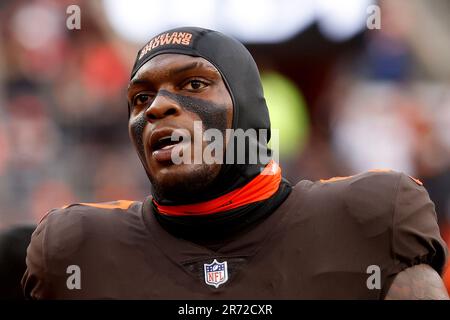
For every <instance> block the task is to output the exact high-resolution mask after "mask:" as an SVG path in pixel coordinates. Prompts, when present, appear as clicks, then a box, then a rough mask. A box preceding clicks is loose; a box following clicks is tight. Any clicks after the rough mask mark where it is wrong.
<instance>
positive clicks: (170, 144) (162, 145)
mask: <svg viewBox="0 0 450 320" xmlns="http://www.w3.org/2000/svg"><path fill="white" fill-rule="evenodd" d="M175 134H178V136H183V135H184V134H183V133H182V130H181V129H173V128H162V129H157V130H155V131H153V132H152V134H151V136H150V152H151V155H152V157H153V158H154V159H155V160H156V161H158V162H168V161H170V160H171V156H172V149H173V148H174V147H175V146H176V145H177V144H179V143H180V142H181V140H182V139H181V138H180V139H178V141H176V140H175V141H173V140H172V136H174V135H175Z"/></svg>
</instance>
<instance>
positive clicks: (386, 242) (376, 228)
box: [22, 172, 447, 299]
mask: <svg viewBox="0 0 450 320" xmlns="http://www.w3.org/2000/svg"><path fill="white" fill-rule="evenodd" d="M446 250H447V249H446V246H445V244H444V242H443V240H442V239H441V237H440V234H439V228H438V225H437V221H436V214H435V211H434V205H433V203H432V202H431V201H430V199H429V197H428V194H427V192H426V190H425V189H424V187H423V186H421V185H420V183H419V182H417V181H414V180H413V179H412V178H410V177H409V176H407V175H405V174H400V173H395V172H367V173H363V174H359V175H356V176H352V177H348V178H339V179H332V180H329V181H318V182H311V181H306V180H304V181H301V182H300V183H298V184H297V185H296V186H295V187H294V188H293V190H292V192H291V194H290V195H289V197H288V198H287V199H286V200H285V201H284V202H283V203H282V204H281V205H280V207H279V208H278V209H276V210H275V211H274V212H273V213H272V214H271V215H269V216H268V217H267V218H265V219H264V220H263V221H260V222H258V223H257V224H255V225H253V226H252V227H251V228H250V229H247V230H246V231H245V232H241V233H240V234H237V235H235V236H233V237H232V238H231V239H230V240H229V241H226V243H225V244H224V245H223V246H221V247H220V248H218V249H217V250H211V249H208V248H206V247H203V246H201V245H198V244H195V243H193V242H189V241H186V240H183V239H180V238H176V237H174V236H173V235H172V234H170V233H169V232H167V231H166V229H164V228H163V227H162V226H161V225H160V224H159V223H158V221H157V220H156V218H155V216H154V213H153V211H152V207H151V198H148V199H146V200H145V201H144V202H143V203H142V202H127V201H117V202H114V203H104V204H74V205H70V206H68V207H66V208H64V209H57V210H53V211H51V212H50V213H49V214H48V215H47V216H46V217H45V218H44V219H43V221H42V222H41V223H40V224H39V226H38V227H37V229H36V231H35V232H34V234H33V237H32V241H31V244H30V246H29V248H28V252H27V260H26V262H27V271H26V273H25V275H24V277H23V282H22V283H23V287H24V290H25V294H26V296H27V297H30V298H34V299H54V298H56V299H380V298H383V297H384V295H385V294H386V292H387V290H388V289H389V285H390V284H391V283H392V280H393V278H394V276H395V275H396V274H397V273H399V272H400V271H402V270H404V269H405V268H408V267H410V266H413V265H416V264H420V263H426V264H429V265H431V266H432V267H433V268H434V269H435V270H437V271H438V272H441V271H442V268H443V265H444V263H445V259H446ZM71 266H72V267H71ZM73 266H76V268H77V269H76V272H75V271H74V270H75V269H74V267H73ZM75 273H77V274H75ZM74 276H77V277H78V278H77V280H76V281H75V280H74V278H73V277H74ZM377 277H378V279H377ZM73 281H75V282H77V283H76V285H73V283H72V282H73ZM71 283H72V285H71Z"/></svg>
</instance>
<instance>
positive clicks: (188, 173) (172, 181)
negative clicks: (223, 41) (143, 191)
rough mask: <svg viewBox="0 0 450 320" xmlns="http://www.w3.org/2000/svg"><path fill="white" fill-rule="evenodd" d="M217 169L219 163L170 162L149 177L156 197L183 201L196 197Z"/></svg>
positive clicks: (204, 188)
mask: <svg viewBox="0 0 450 320" xmlns="http://www.w3.org/2000/svg"><path fill="white" fill-rule="evenodd" d="M219 171H220V165H207V164H180V165H177V164H173V163H172V164H167V165H166V166H163V167H160V168H159V169H158V170H155V172H153V173H151V174H149V177H150V181H151V183H152V186H153V194H154V195H155V196H156V197H157V198H158V199H166V200H173V201H178V200H183V201H184V200H192V199H195V198H198V197H199V195H201V194H202V193H203V191H204V190H206V189H207V188H208V187H209V186H210V185H211V184H212V183H213V182H214V179H215V178H216V177H217V176H218V174H219Z"/></svg>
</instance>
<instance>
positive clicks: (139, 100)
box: [133, 94, 150, 105]
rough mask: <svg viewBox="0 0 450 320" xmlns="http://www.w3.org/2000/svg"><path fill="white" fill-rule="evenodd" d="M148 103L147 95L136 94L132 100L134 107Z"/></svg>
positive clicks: (148, 97)
mask: <svg viewBox="0 0 450 320" xmlns="http://www.w3.org/2000/svg"><path fill="white" fill-rule="evenodd" d="M149 101H150V96H149V95H148V94H138V95H137V96H136V97H135V98H134V103H133V104H134V105H140V104H146V103H148V102H149Z"/></svg>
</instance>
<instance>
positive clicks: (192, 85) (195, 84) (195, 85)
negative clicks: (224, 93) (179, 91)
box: [183, 80, 208, 90]
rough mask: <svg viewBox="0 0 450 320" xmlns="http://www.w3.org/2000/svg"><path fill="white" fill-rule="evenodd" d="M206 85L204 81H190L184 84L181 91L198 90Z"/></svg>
mask: <svg viewBox="0 0 450 320" xmlns="http://www.w3.org/2000/svg"><path fill="white" fill-rule="evenodd" d="M207 86H208V84H207V83H206V82H204V81H200V80H190V81H189V82H188V83H186V84H185V85H184V86H183V89H187V90H200V89H203V88H205V87H207Z"/></svg>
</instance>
